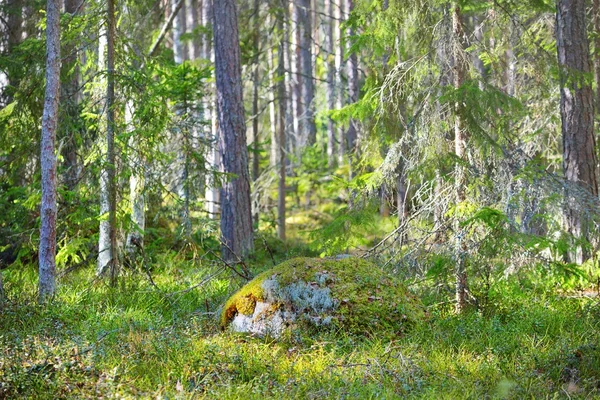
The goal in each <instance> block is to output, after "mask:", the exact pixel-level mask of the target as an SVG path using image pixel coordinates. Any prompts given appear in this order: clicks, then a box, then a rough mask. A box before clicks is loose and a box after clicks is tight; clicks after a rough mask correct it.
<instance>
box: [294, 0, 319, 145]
mask: <svg viewBox="0 0 600 400" xmlns="http://www.w3.org/2000/svg"><path fill="white" fill-rule="evenodd" d="M298 1H299V4H300V7H299V10H300V14H299V15H300V19H299V22H301V23H302V29H301V32H302V34H301V36H300V53H301V59H302V103H303V106H304V118H303V121H304V124H303V126H304V131H303V133H302V136H303V143H304V144H306V145H308V146H312V145H313V144H314V143H315V142H316V138H317V128H316V125H315V115H314V113H315V111H314V98H315V88H314V81H313V54H312V13H311V8H310V0H298Z"/></svg>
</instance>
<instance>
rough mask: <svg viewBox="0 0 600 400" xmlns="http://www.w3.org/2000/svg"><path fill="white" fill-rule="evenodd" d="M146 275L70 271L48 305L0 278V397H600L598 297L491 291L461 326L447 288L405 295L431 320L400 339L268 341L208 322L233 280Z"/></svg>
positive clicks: (19, 280) (24, 279)
mask: <svg viewBox="0 0 600 400" xmlns="http://www.w3.org/2000/svg"><path fill="white" fill-rule="evenodd" d="M276 250H277V251H276V252H275V254H274V255H273V256H274V257H275V259H274V260H271V254H268V253H267V252H265V251H264V249H263V251H262V253H261V252H259V255H258V256H257V258H256V259H255V260H253V261H251V263H250V265H249V267H250V268H251V269H252V272H254V273H257V272H260V271H261V270H264V269H266V268H268V267H270V266H271V265H272V262H275V261H276V262H278V261H280V260H283V259H285V258H288V257H292V256H299V255H311V256H314V252H312V251H311V250H309V249H308V248H306V247H305V246H304V245H303V244H302V243H300V242H297V243H295V244H294V243H292V242H290V243H288V246H287V247H286V248H285V251H283V250H282V249H276ZM261 254H262V255H261ZM152 266H153V267H152V271H151V273H152V277H153V280H154V282H155V284H156V287H155V286H153V285H152V284H151V283H150V282H149V279H147V276H146V274H144V273H142V272H134V271H131V270H125V271H124V275H123V276H122V278H121V280H120V284H119V287H117V288H111V287H109V286H108V285H107V284H106V283H105V282H102V281H95V280H94V277H93V271H92V269H91V268H88V269H86V270H80V271H75V272H72V273H70V274H68V275H66V276H64V277H63V278H62V279H61V281H60V291H59V294H58V296H57V298H56V299H55V301H54V302H53V303H51V304H50V305H49V306H46V307H41V306H39V305H37V304H36V302H35V290H36V287H35V282H36V270H35V267H34V266H32V267H31V268H29V269H22V270H10V269H9V270H7V271H4V272H5V285H6V289H7V291H8V293H9V296H10V299H9V302H8V304H6V306H5V309H4V312H2V313H0V398H38V399H44V398H48V399H55V398H99V397H108V398H170V399H174V398H211V399H212V398H214V399H238V398H244V399H248V398H255V399H264V398H274V399H283V398H306V399H322V398H335V399H340V398H349V399H356V398H360V399H363V398H383V399H387V398H431V399H440V398H458V399H464V398H474V399H475V398H476V399H480V398H514V399H522V398H571V399H576V398H581V399H584V398H600V304H599V303H598V298H594V297H592V296H585V295H584V296H577V295H574V294H575V292H573V293H571V294H570V295H565V292H564V291H561V290H557V287H556V286H555V285H553V284H549V283H548V281H547V280H542V279H537V278H536V275H535V274H519V275H515V276H513V277H512V278H510V279H505V280H501V281H498V282H496V283H494V284H493V285H492V286H491V287H490V288H488V290H487V294H486V298H485V304H484V306H482V307H481V308H480V309H479V310H475V309H473V310H470V311H468V312H467V313H465V314H464V315H460V316H459V315H455V314H454V313H453V310H452V304H451V294H450V292H449V291H448V286H447V285H441V284H439V283H435V282H421V283H420V284H415V285H412V286H411V289H412V290H413V291H415V293H416V294H417V295H419V296H420V297H421V298H422V299H423V302H424V304H425V306H426V307H427V309H428V313H429V315H430V317H429V319H428V320H427V321H424V322H422V323H420V324H418V325H416V326H414V327H412V329H411V330H409V331H408V332H406V333H404V334H402V335H400V336H398V337H394V338H384V337H379V336H378V335H377V332H370V333H369V334H368V335H367V336H365V337H353V336H350V335H348V334H346V333H344V332H325V333H323V334H322V335H320V336H318V337H301V336H298V337H293V338H289V339H286V340H284V341H280V342H274V341H272V340H269V339H260V338H254V337H248V336H240V335H234V334H230V333H224V332H221V331H220V330H219V328H218V322H217V320H216V318H215V312H216V311H217V310H218V308H219V306H220V305H222V304H223V302H224V301H225V300H226V298H227V296H228V295H230V294H231V293H232V292H233V291H235V290H236V289H237V288H239V287H240V285H241V284H242V282H241V281H240V280H239V279H235V278H233V277H231V274H230V273H228V272H224V273H221V274H219V275H217V276H216V277H214V278H212V279H209V280H206V282H205V283H204V284H203V285H201V286H200V287H198V288H195V289H192V290H187V291H186V288H189V287H191V286H193V285H194V284H197V283H199V282H203V281H204V280H205V279H206V278H207V277H209V276H211V275H213V274H214V273H215V272H218V271H219V270H220V269H221V267H220V266H218V264H211V263H207V262H203V261H201V260H199V259H196V260H194V259H190V258H189V257H186V256H183V255H182V254H176V253H175V252H172V253H165V254H162V255H160V256H155V257H154V259H153V261H152ZM157 288H158V289H157ZM587 289H588V290H589V288H587Z"/></svg>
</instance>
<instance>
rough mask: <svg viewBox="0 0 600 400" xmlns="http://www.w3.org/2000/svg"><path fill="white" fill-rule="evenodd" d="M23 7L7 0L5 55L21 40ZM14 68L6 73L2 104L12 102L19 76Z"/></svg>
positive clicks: (16, 0)
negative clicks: (6, 88) (6, 82)
mask: <svg viewBox="0 0 600 400" xmlns="http://www.w3.org/2000/svg"><path fill="white" fill-rule="evenodd" d="M23 8H24V7H23V5H22V4H21V1H18V0H7V1H6V5H5V7H4V9H5V10H7V13H8V15H7V16H6V22H5V23H6V36H7V40H6V42H7V43H6V44H7V49H6V51H7V54H12V53H13V51H14V49H15V47H17V46H18V45H19V44H20V43H21V41H22V39H23V11H24V10H23ZM16 72H17V70H16V69H15V68H10V69H9V70H8V71H7V80H8V90H7V91H6V92H5V93H4V99H3V103H5V104H10V103H12V101H13V93H14V90H15V88H16V87H17V86H18V80H17V77H18V76H19V75H20V74H17V73H16Z"/></svg>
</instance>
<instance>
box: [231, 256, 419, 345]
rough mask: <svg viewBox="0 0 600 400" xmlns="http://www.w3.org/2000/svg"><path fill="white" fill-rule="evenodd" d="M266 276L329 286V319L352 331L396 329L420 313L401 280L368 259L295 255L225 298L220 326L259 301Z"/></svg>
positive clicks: (290, 282)
mask: <svg viewBox="0 0 600 400" xmlns="http://www.w3.org/2000/svg"><path fill="white" fill-rule="evenodd" d="M271 278H274V279H275V280H276V281H277V283H278V284H279V287H281V288H285V287H289V286H291V285H293V284H297V283H299V282H303V283H305V284H308V285H312V286H314V287H318V288H329V290H330V291H331V297H332V298H333V299H334V301H335V302H336V304H337V307H336V310H335V311H334V312H333V314H332V316H333V321H334V323H335V324H336V325H337V326H338V327H339V328H342V329H343V330H344V331H347V332H352V333H355V334H362V335H364V334H368V333H370V332H374V331H378V332H379V331H388V332H394V333H396V332H398V331H402V330H404V329H405V328H406V327H407V326H409V325H410V324H412V323H414V322H416V321H418V320H422V319H423V318H424V316H425V312H424V309H423V307H422V305H421V303H420V301H419V300H418V299H417V298H416V297H415V296H413V295H412V294H411V293H410V292H409V291H408V290H407V289H406V287H405V286H404V285H403V284H402V282H400V280H398V279H397V278H396V277H394V276H392V275H390V274H389V273H387V272H386V271H384V270H382V269H381V268H379V267H378V266H377V265H374V264H373V263H370V262H368V261H365V260H363V259H358V258H347V259H342V260H329V259H318V258H295V259H292V260H289V261H286V262H283V263H281V264H279V265H278V266H276V267H274V268H272V269H270V270H267V271H265V272H263V273H262V274H260V275H258V276H257V277H256V278H255V279H253V280H252V281H251V282H249V283H248V284H247V285H246V286H244V287H243V288H242V289H240V290H239V291H238V292H237V293H235V294H234V295H233V296H231V298H230V299H229V300H228V301H227V303H226V305H225V307H224V309H223V312H222V314H221V319H220V321H221V327H223V328H225V327H226V326H227V324H228V323H229V322H230V321H231V320H232V319H233V318H234V317H235V315H236V314H237V313H242V314H245V315H252V312H253V311H254V306H255V304H256V301H263V300H264V296H265V290H264V287H263V283H264V282H265V280H268V279H271Z"/></svg>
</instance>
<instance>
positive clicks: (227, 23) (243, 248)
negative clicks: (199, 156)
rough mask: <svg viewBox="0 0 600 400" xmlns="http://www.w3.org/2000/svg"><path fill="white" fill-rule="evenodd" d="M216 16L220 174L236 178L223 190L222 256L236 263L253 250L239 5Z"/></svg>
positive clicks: (225, 3)
mask: <svg viewBox="0 0 600 400" xmlns="http://www.w3.org/2000/svg"><path fill="white" fill-rule="evenodd" d="M213 13H214V19H213V33H214V35H213V37H214V41H215V42H214V43H215V75H216V82H217V114H218V120H219V124H218V130H219V149H220V152H221V157H222V162H221V171H222V172H223V173H226V174H233V176H234V177H233V178H231V177H230V179H229V180H228V181H227V182H226V183H225V184H224V185H223V188H222V189H221V235H222V240H223V248H222V253H223V258H224V259H225V260H235V258H236V255H237V256H239V257H244V256H246V255H247V254H248V253H250V252H251V251H252V250H253V248H254V243H253V237H252V236H253V235H252V210H251V206H250V176H249V175H250V174H249V172H248V150H247V148H246V121H245V119H244V101H243V97H242V76H241V75H242V72H241V63H240V43H239V36H238V25H237V21H238V20H237V7H236V1H235V0H221V1H215V2H214V4H213ZM230 176H231V175H230Z"/></svg>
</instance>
